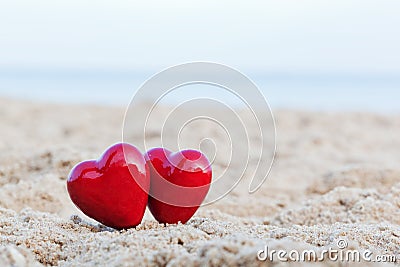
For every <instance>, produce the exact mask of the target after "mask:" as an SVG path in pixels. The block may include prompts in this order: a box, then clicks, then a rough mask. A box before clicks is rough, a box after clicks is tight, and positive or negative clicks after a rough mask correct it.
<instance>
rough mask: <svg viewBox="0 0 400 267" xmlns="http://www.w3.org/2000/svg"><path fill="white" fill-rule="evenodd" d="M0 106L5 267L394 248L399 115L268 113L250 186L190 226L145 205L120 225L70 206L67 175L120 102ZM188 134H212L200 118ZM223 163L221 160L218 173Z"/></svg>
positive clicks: (117, 135)
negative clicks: (259, 174) (131, 225)
mask: <svg viewBox="0 0 400 267" xmlns="http://www.w3.org/2000/svg"><path fill="white" fill-rule="evenodd" d="M0 104H1V107H0V122H1V124H0V125H1V139H0V151H1V153H0V266H42V265H45V266H46V265H50V266H99V265H102V266H281V265H283V264H285V263H283V262H280V261H274V262H262V261H259V260H258V259H257V253H258V251H259V250H262V249H264V248H265V246H268V248H269V249H276V250H279V249H284V250H287V251H289V250H299V251H302V250H308V249H312V250H315V251H322V250H324V249H327V248H330V247H332V248H335V247H337V242H338V240H342V239H343V240H345V241H346V242H348V246H346V249H352V250H360V251H363V250H366V249H368V250H370V251H371V252H373V255H394V256H397V257H399V255H400V167H399V162H400V137H399V133H400V115H378V114H372V113H354V112H353V113H346V112H331V113H327V112H325V113H324V112H307V111H298V110H274V115H275V119H276V127H277V129H276V130H277V154H276V160H275V163H274V165H273V168H272V171H271V174H270V175H269V177H268V179H267V181H266V182H265V183H264V184H263V186H262V188H261V189H260V190H259V191H257V193H255V194H253V195H249V194H248V192H247V186H248V184H247V183H245V182H244V183H241V184H239V186H238V187H237V188H235V189H234V190H233V192H231V193H230V194H229V195H228V196H226V197H225V198H223V199H222V200H220V201H218V202H216V203H214V204H212V205H208V206H205V207H202V208H200V209H199V211H198V212H197V213H196V215H195V216H194V217H193V218H192V219H191V220H190V221H189V222H188V223H187V224H185V225H182V224H180V225H167V226H165V225H161V224H158V223H157V222H156V221H155V220H154V219H153V218H152V216H151V215H150V214H149V212H148V211H147V212H146V215H145V218H144V220H143V223H142V224H141V225H139V226H138V227H137V228H136V229H129V230H123V231H116V230H113V229H110V228H107V227H104V226H101V225H99V224H98V223H96V222H95V221H93V220H91V219H90V218H88V217H86V216H85V215H83V214H82V213H81V212H80V211H79V210H78V209H77V208H76V207H75V206H74V205H73V204H72V202H71V201H70V199H69V196H68V192H67V190H66V179H67V177H68V173H69V171H70V170H71V168H72V167H73V166H74V165H75V164H77V163H78V162H80V161H83V160H86V159H93V158H97V157H99V155H100V154H101V153H102V152H103V151H104V149H105V148H107V147H108V146H109V145H111V144H113V143H116V142H120V141H121V127H122V121H123V117H124V112H125V107H121V108H117V107H101V106H83V105H82V106H80V105H61V104H48V103H30V102H26V101H20V100H13V99H0ZM166 109H167V108H166ZM189 130H190V129H189ZM190 133H191V134H192V135H193V138H196V135H199V136H200V135H207V136H209V137H215V138H216V139H218V138H219V137H218V133H215V132H214V131H212V130H208V128H207V127H206V125H205V126H204V127H202V131H195V130H194V129H192V131H191V132H190ZM157 134H158V133H157V132H156V133H154V136H156V135H157ZM134 138H135V137H134V136H132V140H133V141H134ZM171 138H173V137H171ZM137 142H140V140H137ZM150 143H151V140H150ZM154 145H156V140H154ZM224 164H225V163H224V159H223V158H217V159H216V162H214V164H213V168H214V171H215V173H218V172H220V171H222V169H223V167H224ZM251 164H254V162H250V168H252V167H255V166H252V165H251ZM233 168H234V166H233ZM399 260H400V258H399ZM309 263H310V262H302V263H298V262H294V263H291V264H293V265H296V266H297V265H299V264H302V265H307V264H309ZM319 264H320V266H343V264H344V263H343V262H333V261H329V260H328V259H326V260H325V261H323V262H319ZM375 265H379V266H381V263H374V262H370V263H366V262H362V263H360V266H375ZM389 265H390V264H389Z"/></svg>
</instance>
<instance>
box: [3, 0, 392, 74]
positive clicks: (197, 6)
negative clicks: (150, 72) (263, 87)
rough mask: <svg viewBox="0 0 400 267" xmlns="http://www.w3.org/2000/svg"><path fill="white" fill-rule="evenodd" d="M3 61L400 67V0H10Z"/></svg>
mask: <svg viewBox="0 0 400 267" xmlns="http://www.w3.org/2000/svg"><path fill="white" fill-rule="evenodd" d="M0 5H1V6H0V69H1V68H3V69H4V68H6V69H7V68H10V67H12V68H27V69H30V68H44V69H46V68H61V69H62V68H68V69H69V68H72V69H91V68H94V69H138V70H142V69H154V68H155V69H161V68H165V67H168V66H170V65H175V64H178V63H182V62H188V61H193V60H206V61H213V62H219V63H224V64H228V65H231V66H233V67H235V68H237V69H240V70H245V71H246V70H247V71H249V70H254V71H277V72H281V71H282V72H288V71H289V72H290V71H293V72H296V71H305V72H307V71H314V72H332V71H333V72H361V73H365V72H368V73H369V72H372V73H395V74H398V73H400V52H399V48H400V1H396V0H393V1H385V0H383V1H382V0H375V1H368V0H360V1H355V0H340V1H337V0H335V1H332V0H330V1H324V0H313V1H310V0H308V1H301V0H286V1H278V0H276V1H240V2H238V3H235V2H234V1H226V0H223V1H208V0H207V1H196V3H192V2H190V3H189V2H188V1H140V2H139V1H138V2H137V3H135V2H134V1H121V0H120V1H115V0H114V1H82V0H69V1H57V0H38V1H31V0H26V1H16V0H10V1H2V3H1V4H0Z"/></svg>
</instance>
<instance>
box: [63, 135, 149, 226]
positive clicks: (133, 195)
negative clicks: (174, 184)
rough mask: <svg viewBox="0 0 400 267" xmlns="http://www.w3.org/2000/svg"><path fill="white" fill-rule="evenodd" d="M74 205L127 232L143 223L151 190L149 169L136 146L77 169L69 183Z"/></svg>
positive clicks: (117, 148)
mask: <svg viewBox="0 0 400 267" xmlns="http://www.w3.org/2000/svg"><path fill="white" fill-rule="evenodd" d="M67 188H68V193H69V195H70V197H71V200H72V202H73V203H74V204H75V205H76V206H77V207H78V208H79V209H80V210H81V211H82V212H83V213H85V214H86V215H87V216H89V217H91V218H93V219H95V220H96V221H98V222H101V223H102V224H104V225H106V226H109V227H112V228H115V229H126V228H131V227H135V226H137V225H138V224H140V223H141V221H142V218H143V215H144V212H145V210H146V205H147V200H148V192H149V189H150V177H149V168H148V165H147V163H146V161H145V160H144V158H143V155H142V154H141V153H140V151H139V150H138V149H137V148H135V147H134V146H132V145H130V144H126V143H119V144H116V145H113V146H111V147H110V148H108V149H107V150H106V151H105V152H104V154H103V155H102V156H101V157H100V158H99V159H98V160H93V161H85V162H81V163H79V164H78V165H76V166H75V167H74V168H73V169H72V171H71V173H70V175H69V177H68V180H67Z"/></svg>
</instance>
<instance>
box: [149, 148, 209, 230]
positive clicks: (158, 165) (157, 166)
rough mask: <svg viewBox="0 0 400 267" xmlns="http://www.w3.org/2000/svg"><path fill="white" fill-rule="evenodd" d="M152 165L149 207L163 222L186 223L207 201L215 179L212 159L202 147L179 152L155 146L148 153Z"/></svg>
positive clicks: (158, 219) (156, 217) (150, 165)
mask: <svg viewBox="0 0 400 267" xmlns="http://www.w3.org/2000/svg"><path fill="white" fill-rule="evenodd" d="M145 159H146V161H147V163H148V165H149V169H150V193H149V201H148V204H147V205H148V207H149V209H150V211H151V213H152V214H153V216H154V217H155V219H156V220H157V221H159V222H161V223H170V224H175V223H178V222H182V223H186V222H187V221H189V219H190V218H191V217H192V216H193V215H194V214H195V213H196V211H197V210H198V208H199V206H200V205H201V203H202V202H203V201H204V199H205V197H206V195H207V193H208V191H209V189H210V184H211V180H212V169H211V165H210V162H209V161H208V159H207V158H206V156H205V155H203V154H202V153H201V152H200V151H196V150H184V151H181V152H177V153H172V152H171V151H169V150H167V149H163V148H154V149H151V150H149V151H148V152H147V153H146V154H145Z"/></svg>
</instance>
